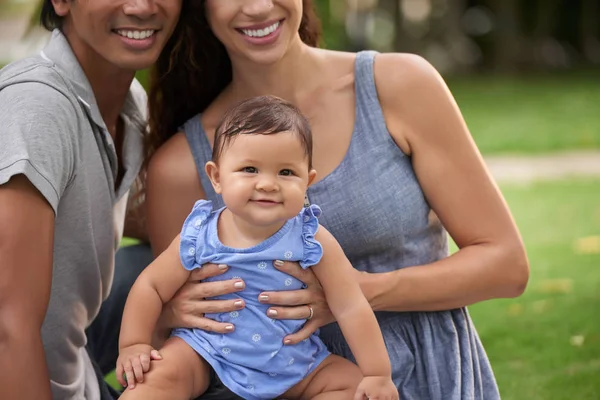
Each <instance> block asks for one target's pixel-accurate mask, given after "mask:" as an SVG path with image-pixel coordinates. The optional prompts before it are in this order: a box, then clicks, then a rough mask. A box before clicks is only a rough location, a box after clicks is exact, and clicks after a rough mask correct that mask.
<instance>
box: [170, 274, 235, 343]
mask: <svg viewBox="0 0 600 400" xmlns="http://www.w3.org/2000/svg"><path fill="white" fill-rule="evenodd" d="M227 269H228V267H227V266H226V265H222V264H219V265H216V264H205V265H203V266H202V268H198V269H195V270H193V271H192V273H191V274H190V279H189V280H188V282H187V283H186V284H185V285H184V286H183V287H182V288H181V289H179V291H178V292H177V293H176V294H175V296H174V297H173V298H172V299H171V301H169V302H168V303H167V304H165V305H164V307H163V312H162V315H161V321H160V322H159V325H160V326H161V327H163V328H168V329H172V328H197V329H202V330H205V331H210V332H219V333H229V332H233V330H234V329H235V327H234V326H233V324H230V323H221V322H217V321H214V320H212V319H209V318H206V317H204V314H208V313H224V312H231V311H235V310H241V309H242V308H244V307H245V306H246V304H245V303H244V301H243V300H242V299H233V300H205V299H206V298H210V297H214V296H220V295H224V294H229V293H235V292H239V291H241V290H243V289H244V288H245V287H246V285H245V283H244V281H242V280H241V279H231V280H227V281H220V282H201V281H202V280H204V279H207V278H210V277H213V276H218V275H221V274H223V273H224V272H225V271H227Z"/></svg>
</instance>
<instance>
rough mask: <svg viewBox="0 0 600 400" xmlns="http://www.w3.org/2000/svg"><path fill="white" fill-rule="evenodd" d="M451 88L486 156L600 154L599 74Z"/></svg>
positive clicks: (483, 81)
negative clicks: (567, 152) (580, 151)
mask: <svg viewBox="0 0 600 400" xmlns="http://www.w3.org/2000/svg"><path fill="white" fill-rule="evenodd" d="M448 84H449V86H450V88H451V90H452V91H453V93H454V95H455V96H456V99H457V101H458V104H459V106H460V108H461V110H462V112H463V114H464V116H465V118H466V121H467V124H468V125H469V128H470V130H471V133H472V134H473V137H474V138H475V141H476V142H477V144H478V146H479V148H480V149H481V151H482V153H484V155H485V154H495V153H544V152H548V151H559V150H565V149H590V148H596V149H597V148H600V112H598V104H600V72H596V73H594V72H580V73H569V74H563V75H560V74H555V75H542V76H527V77H519V78H500V77H496V78H490V77H476V76H469V77H465V78H460V79H449V80H448ZM432 112H433V110H432Z"/></svg>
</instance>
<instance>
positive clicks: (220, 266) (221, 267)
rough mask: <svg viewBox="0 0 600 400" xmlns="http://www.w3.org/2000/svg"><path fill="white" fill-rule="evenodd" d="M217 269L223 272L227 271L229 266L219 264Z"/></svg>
mask: <svg viewBox="0 0 600 400" xmlns="http://www.w3.org/2000/svg"><path fill="white" fill-rule="evenodd" d="M217 268H219V269H221V270H225V269H227V265H225V264H218V265H217Z"/></svg>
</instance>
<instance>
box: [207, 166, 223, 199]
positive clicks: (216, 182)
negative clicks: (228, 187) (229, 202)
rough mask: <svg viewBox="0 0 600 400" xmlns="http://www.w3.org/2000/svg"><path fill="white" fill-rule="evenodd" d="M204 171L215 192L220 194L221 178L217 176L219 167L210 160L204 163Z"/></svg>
mask: <svg viewBox="0 0 600 400" xmlns="http://www.w3.org/2000/svg"><path fill="white" fill-rule="evenodd" d="M204 169H205V171H206V175H208V179H210V183H212V186H213V189H215V193H217V194H221V180H220V178H221V177H220V176H219V167H218V166H217V164H215V163H214V162H212V161H209V162H207V163H206V165H205V167H204Z"/></svg>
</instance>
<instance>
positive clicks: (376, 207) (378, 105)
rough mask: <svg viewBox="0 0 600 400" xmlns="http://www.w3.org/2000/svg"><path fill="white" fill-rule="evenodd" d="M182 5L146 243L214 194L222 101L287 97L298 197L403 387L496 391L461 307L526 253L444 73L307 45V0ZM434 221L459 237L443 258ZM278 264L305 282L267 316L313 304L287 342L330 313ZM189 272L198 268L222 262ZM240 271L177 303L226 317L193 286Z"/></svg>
mask: <svg viewBox="0 0 600 400" xmlns="http://www.w3.org/2000/svg"><path fill="white" fill-rule="evenodd" d="M184 7H187V9H185V10H184V11H183V12H182V15H183V20H182V21H181V25H180V28H181V30H180V32H179V35H177V34H176V36H175V37H174V38H173V40H172V41H171V43H169V45H168V46H167V48H166V50H165V52H164V53H163V55H162V57H161V59H160V60H159V62H158V64H157V68H156V71H155V73H154V79H153V87H152V91H151V105H150V107H151V110H150V115H151V135H152V136H151V140H152V143H151V145H152V148H155V149H157V150H156V152H155V153H154V154H153V157H152V159H151V160H150V163H149V166H148V181H147V193H146V196H147V205H148V214H149V215H148V223H149V232H150V238H151V242H152V246H153V250H154V251H155V253H160V252H161V251H162V250H164V249H165V248H166V247H167V245H168V243H169V242H170V241H171V240H172V239H173V237H174V236H175V235H177V234H178V233H179V232H180V229H181V225H182V223H183V221H184V219H185V216H186V215H187V214H188V212H189V210H190V209H191V207H192V205H193V204H194V202H195V201H196V200H198V199H200V198H206V199H209V200H212V201H214V202H216V203H217V204H221V199H220V198H219V197H218V196H217V195H216V194H215V193H214V192H213V190H212V188H211V186H210V184H209V183H208V182H209V181H208V178H207V177H206V175H205V173H204V171H203V166H204V163H205V162H206V161H208V160H209V159H210V156H211V146H212V141H213V136H214V130H215V125H216V123H217V121H218V120H219V118H220V117H221V115H222V114H223V113H224V112H225V110H227V109H228V108H229V107H231V106H232V105H234V104H236V103H237V102H239V101H241V100H242V99H246V98H249V97H252V96H256V95H262V94H273V95H276V96H279V97H282V98H284V99H287V100H289V101H291V102H293V103H294V104H296V105H297V106H298V107H299V108H300V109H301V110H302V111H303V113H304V114H305V115H306V116H307V117H308V118H309V120H310V122H311V125H312V127H313V132H314V166H315V169H316V170H317V174H318V177H317V179H316V180H317V182H316V183H315V184H314V185H313V186H312V187H311V188H309V191H308V199H309V200H310V201H311V202H314V203H315V204H319V205H320V206H321V208H322V209H323V215H322V223H323V225H324V226H325V227H326V228H327V229H328V230H329V231H330V232H332V233H333V235H334V236H335V237H336V238H337V239H338V241H339V242H340V244H341V245H342V247H343V248H344V251H345V252H346V255H347V256H348V258H349V259H350V261H352V264H353V266H354V267H355V269H356V270H357V273H356V279H358V280H359V282H360V285H361V288H362V289H363V292H364V293H365V295H366V297H367V298H368V299H369V301H370V303H371V305H372V307H373V309H374V310H375V311H377V316H378V320H379V323H380V326H381V328H382V331H383V334H384V336H385V340H386V344H387V347H388V352H389V354H390V358H391V361H392V365H393V369H394V373H393V379H394V382H395V384H396V385H397V387H398V389H399V392H400V398H402V399H405V400H407V399H444V400H447V399H486V400H489V399H495V398H499V394H498V389H497V386H496V383H495V379H494V375H493V373H492V370H491V368H490V365H489V362H488V360H487V357H486V354H485V351H484V350H483V347H482V345H481V343H480V341H479V338H478V336H477V333H476V331H475V328H474V327H473V325H472V323H471V320H470V318H469V315H468V313H467V310H466V309H465V308H464V307H466V306H468V305H470V304H473V303H476V302H479V301H483V300H487V299H491V298H500V297H514V296H518V295H520V294H521V293H522V292H523V290H524V288H525V286H526V283H527V279H528V274H529V272H528V262H527V258H526V255H525V251H524V247H523V243H522V241H521V238H520V235H519V233H518V231H517V228H516V226H515V224H514V222H513V220H512V217H511V215H510V212H509V210H508V208H507V206H506V204H505V202H504V200H503V199H502V197H501V194H500V192H499V191H498V189H497V187H496V186H495V184H494V183H493V181H492V179H491V178H490V175H489V173H488V172H487V170H486V168H485V166H484V163H483V161H482V158H481V156H480V154H479V152H478V151H477V148H476V146H475V144H474V142H473V140H472V138H471V136H470V134H469V132H468V130H467V128H466V126H465V123H464V121H463V118H462V116H461V114H460V112H459V110H458V107H457V106H456V104H455V102H454V100H453V98H452V96H451V94H450V92H449V91H448V89H447V87H446V86H445V84H444V82H443V80H442V79H441V78H440V76H439V74H438V73H437V72H436V71H435V70H434V68H433V67H432V66H431V65H429V64H428V63H427V62H426V61H424V60H423V59H421V58H419V57H417V56H414V55H408V54H376V53H375V52H361V53H358V54H353V53H344V52H336V51H327V50H322V49H318V48H316V46H317V44H318V40H319V31H318V21H317V19H316V16H315V14H314V11H313V4H312V1H311V0H237V1H227V2H225V1H220V0H205V1H199V2H189V3H187V4H186V5H184ZM444 228H445V229H447V231H448V233H449V234H450V235H451V236H452V238H453V239H454V241H455V242H456V243H457V245H458V247H459V248H460V250H459V251H458V252H457V253H456V254H453V255H452V256H450V257H448V249H447V241H446V231H445V229H444ZM222 267H223V266H222ZM282 268H283V270H285V271H288V272H289V273H292V274H294V275H295V276H298V277H300V278H301V279H302V280H304V281H305V282H306V283H307V289H306V290H303V291H300V292H281V293H264V294H262V295H261V296H264V297H261V299H264V301H265V302H267V303H270V304H273V305H279V307H275V306H274V307H272V308H271V314H272V315H273V316H275V317H276V318H300V319H301V318H307V317H309V316H313V317H312V318H311V319H310V321H308V322H307V323H306V324H305V327H304V329H303V330H302V331H300V332H299V333H298V334H297V335H296V336H295V337H294V341H298V340H301V339H303V338H304V337H306V336H307V335H308V334H309V333H310V332H312V331H314V330H315V329H317V328H319V327H321V326H323V325H325V324H327V323H329V322H331V314H330V312H329V310H328V308H327V305H326V302H325V301H324V298H323V295H322V292H321V290H320V288H319V287H318V285H317V284H315V283H314V282H315V280H314V277H312V276H309V275H302V274H301V273H300V272H299V270H298V268H297V267H296V266H295V265H284V267H282ZM200 273H202V274H203V275H198V276H196V278H197V279H203V278H205V277H206V276H207V275H210V274H216V273H218V267H217V266H210V268H206V269H204V268H203V269H202V270H200ZM235 284H237V285H238V286H243V282H227V283H224V284H222V285H220V286H209V284H208V283H204V284H197V285H193V284H190V285H188V287H187V288H186V289H184V290H183V291H182V293H181V294H180V296H179V302H177V301H175V302H174V305H173V308H174V309H178V310H184V313H186V314H187V316H188V317H189V316H190V315H192V314H194V313H197V314H200V317H198V318H196V319H193V318H190V319H188V321H187V322H189V324H190V325H196V326H201V327H203V328H205V329H209V330H217V331H221V332H222V331H224V328H223V327H222V326H220V325H219V324H217V323H216V322H214V321H209V320H207V319H205V318H202V317H201V315H202V314H201V313H205V312H217V311H218V312H224V311H230V310H233V309H234V308H235V307H234V305H233V304H229V303H223V302H214V301H212V302H211V301H200V300H197V301H193V300H194V296H196V299H197V298H205V297H210V296H211V295H216V294H220V293H223V292H226V291H227V292H231V291H234V290H239V289H236V288H235ZM307 306H308V307H307ZM192 310H193V311H192ZM273 312H275V313H276V314H273ZM321 337H322V338H323V340H324V341H325V343H326V344H327V345H328V347H329V348H330V349H331V350H332V351H333V352H334V353H336V354H340V355H342V356H344V357H348V358H352V356H351V354H350V352H349V349H348V347H347V345H346V343H345V342H344V340H343V337H342V335H341V332H340V330H339V328H338V327H337V325H336V324H329V325H327V326H323V328H322V329H321Z"/></svg>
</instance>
